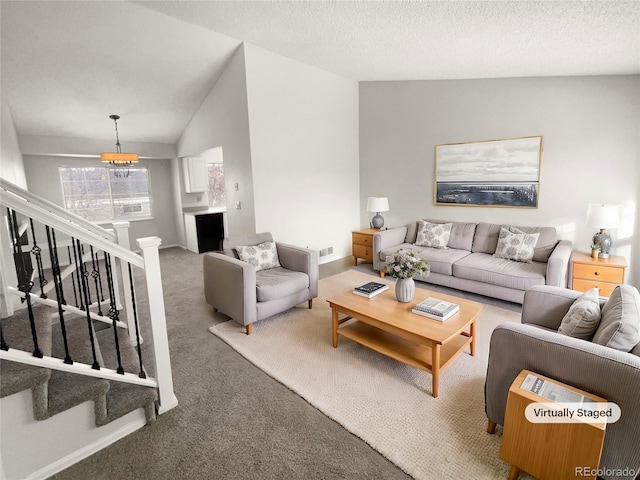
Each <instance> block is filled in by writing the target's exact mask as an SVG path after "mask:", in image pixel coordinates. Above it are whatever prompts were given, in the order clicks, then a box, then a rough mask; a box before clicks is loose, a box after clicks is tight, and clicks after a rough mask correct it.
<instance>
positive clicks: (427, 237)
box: [415, 220, 453, 248]
mask: <svg viewBox="0 0 640 480" xmlns="http://www.w3.org/2000/svg"><path fill="white" fill-rule="evenodd" d="M452 226H453V223H429V222H425V221H424V220H420V222H418V234H417V235H416V243H415V245H417V246H420V247H433V248H447V244H448V243H449V237H450V236H451V227H452Z"/></svg>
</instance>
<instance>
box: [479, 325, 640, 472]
mask: <svg viewBox="0 0 640 480" xmlns="http://www.w3.org/2000/svg"><path fill="white" fill-rule="evenodd" d="M525 369H526V370H531V371H532V372H535V373H539V374H541V375H545V376H547V377H550V378H553V379H555V380H557V381H559V382H562V383H565V384H567V385H571V386H573V387H576V388H579V389H581V390H584V391H586V392H589V393H593V394H595V395H598V396H600V397H603V398H605V399H606V400H607V401H609V402H614V403H617V404H618V406H619V407H620V409H621V410H622V417H621V418H620V420H618V421H617V422H616V423H612V424H608V425H607V430H606V432H607V433H606V436H605V441H604V449H603V454H602V458H601V462H600V468H601V469H605V468H621V466H623V467H629V468H633V469H634V470H635V471H636V472H638V471H640V449H638V448H637V439H638V438H640V408H638V398H640V358H639V357H637V356H635V355H632V354H630V353H625V352H621V351H618V350H614V349H612V348H608V347H604V346H602V345H597V344H594V343H591V342H587V341H585V340H579V339H576V338H572V337H568V336H565V335H561V334H559V333H555V332H550V331H548V330H544V329H541V328H536V327H533V326H531V325H522V324H517V323H504V324H501V325H499V326H498V327H496V329H495V330H494V331H493V334H492V335H491V345H490V350H489V363H488V367H487V378H486V383H485V411H486V413H487V417H488V418H489V420H491V421H493V422H495V423H497V424H500V425H504V414H505V409H506V403H507V396H508V393H509V387H510V386H511V384H512V383H513V380H514V379H515V378H516V377H517V376H518V374H519V373H520V372H521V371H522V370H525ZM605 478H606V476H605ZM619 478H626V477H619ZM629 478H633V477H629Z"/></svg>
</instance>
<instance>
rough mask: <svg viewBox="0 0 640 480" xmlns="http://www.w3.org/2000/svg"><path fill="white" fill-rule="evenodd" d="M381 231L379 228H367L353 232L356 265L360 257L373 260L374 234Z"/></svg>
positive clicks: (352, 245) (354, 261)
mask: <svg viewBox="0 0 640 480" xmlns="http://www.w3.org/2000/svg"><path fill="white" fill-rule="evenodd" d="M379 231H380V230H378V229H377V228H365V229H364V230H355V231H353V232H351V248H352V251H353V263H354V265H358V258H361V259H363V260H366V261H368V262H373V235H374V234H375V233H378V232H379Z"/></svg>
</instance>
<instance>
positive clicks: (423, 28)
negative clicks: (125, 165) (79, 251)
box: [0, 0, 640, 143]
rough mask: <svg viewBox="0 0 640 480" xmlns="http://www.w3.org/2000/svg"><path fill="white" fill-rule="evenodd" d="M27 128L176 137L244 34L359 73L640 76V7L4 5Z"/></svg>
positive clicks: (7, 77)
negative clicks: (117, 117) (115, 116)
mask: <svg viewBox="0 0 640 480" xmlns="http://www.w3.org/2000/svg"><path fill="white" fill-rule="evenodd" d="M0 17H1V31H0V34H1V43H2V47H1V48H2V51H1V54H2V56H1V67H2V70H1V81H2V96H3V97H4V100H5V101H6V102H7V104H8V105H9V107H10V110H11V113H12V116H13V120H14V123H15V126H16V130H17V131H18V133H19V134H23V135H53V136H63V137H79V138H93V139H101V138H104V139H112V138H113V123H112V121H111V120H109V118H108V117H109V115H110V114H113V113H116V114H119V115H120V116H121V117H122V119H121V120H120V122H119V126H120V133H121V139H122V141H123V143H126V141H134V140H135V141H147V142H159V143H175V142H176V141H177V140H178V138H179V137H180V135H181V134H182V132H183V131H184V129H185V127H186V125H187V124H188V122H189V121H190V119H191V117H192V116H193V114H194V113H195V112H196V110H197V109H198V107H199V106H200V104H201V102H202V101H203V99H204V98H205V96H206V95H207V93H208V92H209V91H210V89H211V88H212V87H213V85H214V84H215V81H216V79H217V78H218V76H219V75H220V73H221V71H222V70H223V69H224V67H225V65H226V63H227V62H228V60H229V59H230V58H231V56H232V55H233V53H234V52H235V51H236V49H237V48H238V47H239V46H240V44H241V42H242V41H246V42H249V43H252V44H254V45H257V46H259V47H262V48H265V49H267V50H270V51H273V52H275V53H279V54H281V55H284V56H287V57H290V58H293V59H296V60H299V61H301V62H305V63H308V64H311V65H315V66H317V67H319V68H322V69H324V70H327V71H330V72H333V73H335V74H338V75H341V76H344V77H347V78H352V79H354V80H359V81H380V80H390V81H393V80H430V79H467V78H497V77H522V76H558V75H620V74H638V73H640V2H637V1H628V2H626V1H589V2H584V1H485V0H480V1H385V2H379V1H364V2H363V1H279V2H266V1H235V2H230V1H141V2H127V1H56V0H51V1H42V2H40V1H7V0H3V1H2V2H0Z"/></svg>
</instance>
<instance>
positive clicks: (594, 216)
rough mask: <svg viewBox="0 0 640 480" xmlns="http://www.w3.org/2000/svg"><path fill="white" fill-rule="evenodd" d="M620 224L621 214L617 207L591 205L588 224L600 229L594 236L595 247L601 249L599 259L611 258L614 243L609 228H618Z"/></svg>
mask: <svg viewBox="0 0 640 480" xmlns="http://www.w3.org/2000/svg"><path fill="white" fill-rule="evenodd" d="M619 223H620V213H619V211H618V206H617V205H600V204H591V205H589V207H588V208H587V224H588V225H589V226H590V227H595V228H598V229H600V231H599V232H597V233H596V234H595V235H594V236H593V240H592V242H593V245H597V246H599V247H600V253H599V254H598V257H600V258H609V252H610V251H611V246H612V245H613V242H612V240H611V237H610V236H609V234H608V233H607V232H606V229H607V228H616V227H617V226H618V224H619Z"/></svg>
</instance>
